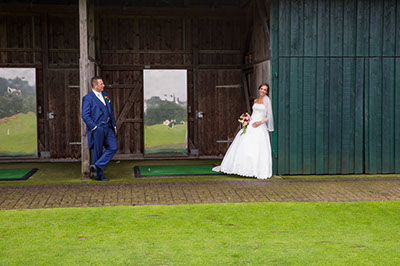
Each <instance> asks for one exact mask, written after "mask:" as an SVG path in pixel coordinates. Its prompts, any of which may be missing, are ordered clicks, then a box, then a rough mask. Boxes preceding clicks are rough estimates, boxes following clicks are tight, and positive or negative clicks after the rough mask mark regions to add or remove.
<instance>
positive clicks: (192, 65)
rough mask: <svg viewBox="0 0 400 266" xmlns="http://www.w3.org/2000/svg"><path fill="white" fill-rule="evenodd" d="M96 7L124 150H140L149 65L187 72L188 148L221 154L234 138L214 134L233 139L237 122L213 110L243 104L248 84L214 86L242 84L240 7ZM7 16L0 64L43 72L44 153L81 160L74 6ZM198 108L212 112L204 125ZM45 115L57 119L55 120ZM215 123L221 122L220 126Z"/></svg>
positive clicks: (1, 26) (103, 66) (101, 62)
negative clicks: (244, 87)
mask: <svg viewBox="0 0 400 266" xmlns="http://www.w3.org/2000/svg"><path fill="white" fill-rule="evenodd" d="M96 12H97V15H96V18H97V19H96V50H97V51H96V62H97V65H98V69H99V70H100V74H102V75H103V76H104V79H105V83H106V89H105V90H106V91H107V92H108V93H110V95H111V98H112V101H113V105H114V109H115V113H116V117H117V119H118V122H117V124H118V127H119V133H118V145H119V155H125V156H127V157H128V158H130V156H132V155H139V156H140V155H142V153H143V77H142V73H143V69H144V68H146V67H147V66H150V67H151V68H152V69H157V68H158V69H187V70H188V115H189V117H188V120H189V125H188V126H189V148H190V149H193V148H198V149H200V150H199V151H200V155H206V156H207V155H211V156H215V155H221V154H224V153H225V151H226V148H227V145H226V144H225V143H223V144H217V143H216V142H215V141H216V140H227V139H229V138H232V137H233V134H234V131H235V130H236V127H237V123H236V121H233V122H232V123H229V124H225V123H226V121H227V120H224V119H222V118H221V119H220V120H221V121H220V124H218V125H216V122H215V120H213V119H212V116H211V115H212V114H216V113H217V112H216V110H221V111H222V112H224V113H226V112H228V113H231V112H232V114H233V115H234V116H235V117H236V116H238V115H239V114H240V113H241V112H243V111H244V110H245V103H244V97H242V93H243V92H242V89H241V88H233V89H229V91H228V89H217V88H216V86H218V85H237V84H240V82H241V74H242V73H241V66H242V63H243V60H242V59H243V57H244V55H243V52H244V51H243V49H244V47H243V41H244V37H242V35H243V32H244V30H245V26H244V23H242V22H243V19H242V18H243V16H241V14H242V12H241V11H240V10H237V9H227V10H219V11H218V10H217V11H216V10H211V9H205V10H203V9H202V10H195V9H193V10H189V11H188V12H186V11H185V12H182V11H180V12H174V13H171V12H169V11H165V10H164V11H163V10H162V9H161V10H156V11H154V10H153V11H151V10H150V11H149V9H147V11H146V12H147V13H146V12H142V11H141V10H139V11H137V10H136V11H135V10H134V9H133V12H129V11H126V10H124V11H123V12H121V10H111V9H110V10H104V9H102V8H98V9H97V11H96ZM0 14H1V16H0V67H35V68H36V71H37V72H36V73H37V75H36V76H37V77H36V78H37V105H38V138H39V144H38V145H39V152H40V155H41V156H42V157H46V156H48V155H49V156H50V158H54V159H57V158H63V159H65V158H73V159H77V158H80V144H79V142H80V124H79V121H80V106H79V100H80V99H79V97H80V95H79V25H78V12H77V10H76V9H74V8H63V7H52V8H51V10H48V9H46V8H40V7H35V8H33V9H32V8H30V7H23V8H20V9H15V8H13V7H12V6H10V7H7V5H3V6H2V10H1V11H0ZM160 85H162V84H160ZM210 97H211V98H212V100H211V102H213V103H214V104H215V105H211V104H210ZM197 111H202V112H204V113H205V114H206V115H205V118H204V120H201V119H199V120H198V123H196V112H197ZM48 113H53V114H54V119H48ZM206 121H207V123H206ZM208 122H210V123H208ZM220 125H225V126H223V127H220ZM216 126H217V127H219V129H218V130H213V127H216ZM205 132H206V133H205ZM209 139H211V140H212V141H211V142H210V141H208V140H209Z"/></svg>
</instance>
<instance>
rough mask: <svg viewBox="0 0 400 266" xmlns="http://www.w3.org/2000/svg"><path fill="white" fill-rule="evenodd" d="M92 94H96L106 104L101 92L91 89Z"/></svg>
mask: <svg viewBox="0 0 400 266" xmlns="http://www.w3.org/2000/svg"><path fill="white" fill-rule="evenodd" d="M93 92H94V94H95V95H96V97H97V98H98V99H99V100H100V101H101V102H102V103H103V104H104V105H106V101H105V100H104V97H103V95H102V94H101V92H97V91H95V90H93Z"/></svg>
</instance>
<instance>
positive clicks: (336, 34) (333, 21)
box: [329, 0, 344, 56]
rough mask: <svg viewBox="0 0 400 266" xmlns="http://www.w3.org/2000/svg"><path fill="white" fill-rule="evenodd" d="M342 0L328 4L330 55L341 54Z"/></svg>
mask: <svg viewBox="0 0 400 266" xmlns="http://www.w3.org/2000/svg"><path fill="white" fill-rule="evenodd" d="M343 9H344V8H343V0H332V1H331V4H330V32H329V33H330V55H331V56H342V55H343Z"/></svg>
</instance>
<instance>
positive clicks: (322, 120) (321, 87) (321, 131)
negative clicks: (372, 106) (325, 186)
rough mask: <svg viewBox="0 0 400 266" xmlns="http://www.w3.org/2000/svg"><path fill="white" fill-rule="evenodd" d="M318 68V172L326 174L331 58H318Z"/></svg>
mask: <svg viewBox="0 0 400 266" xmlns="http://www.w3.org/2000/svg"><path fill="white" fill-rule="evenodd" d="M316 64H317V70H316V79H317V80H316V107H315V110H316V114H315V115H316V121H315V123H316V124H315V142H316V147H315V153H316V160H315V163H316V166H315V173H316V174H326V173H328V170H327V162H328V160H329V158H328V143H329V142H328V138H327V133H328V132H329V130H328V129H329V127H328V124H327V122H328V108H329V101H328V99H329V59H326V58H318V59H317V63H316Z"/></svg>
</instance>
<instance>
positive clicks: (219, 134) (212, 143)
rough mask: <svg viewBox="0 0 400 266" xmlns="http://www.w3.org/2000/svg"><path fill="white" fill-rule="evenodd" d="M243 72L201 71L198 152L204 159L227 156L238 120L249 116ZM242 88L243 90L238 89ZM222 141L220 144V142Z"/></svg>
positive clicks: (198, 81)
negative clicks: (240, 117)
mask: <svg viewBox="0 0 400 266" xmlns="http://www.w3.org/2000/svg"><path fill="white" fill-rule="evenodd" d="M241 74H242V72H241V70H201V71H199V72H198V77H197V85H196V89H197V92H198V97H197V100H198V104H197V106H198V111H200V112H202V113H204V116H203V118H198V149H199V152H200V155H203V156H204V155H206V156H216V155H224V154H225V152H226V150H227V148H228V147H229V144H230V143H226V142H219V141H221V140H222V141H224V140H229V139H230V140H232V138H233V137H234V135H235V132H236V131H237V129H238V126H239V123H238V121H237V119H238V118H239V116H240V115H241V114H242V113H243V112H246V107H245V106H246V105H245V100H244V93H243V89H242V88H241V86H240V81H241ZM238 85H239V86H238ZM217 141H218V142H217Z"/></svg>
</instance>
